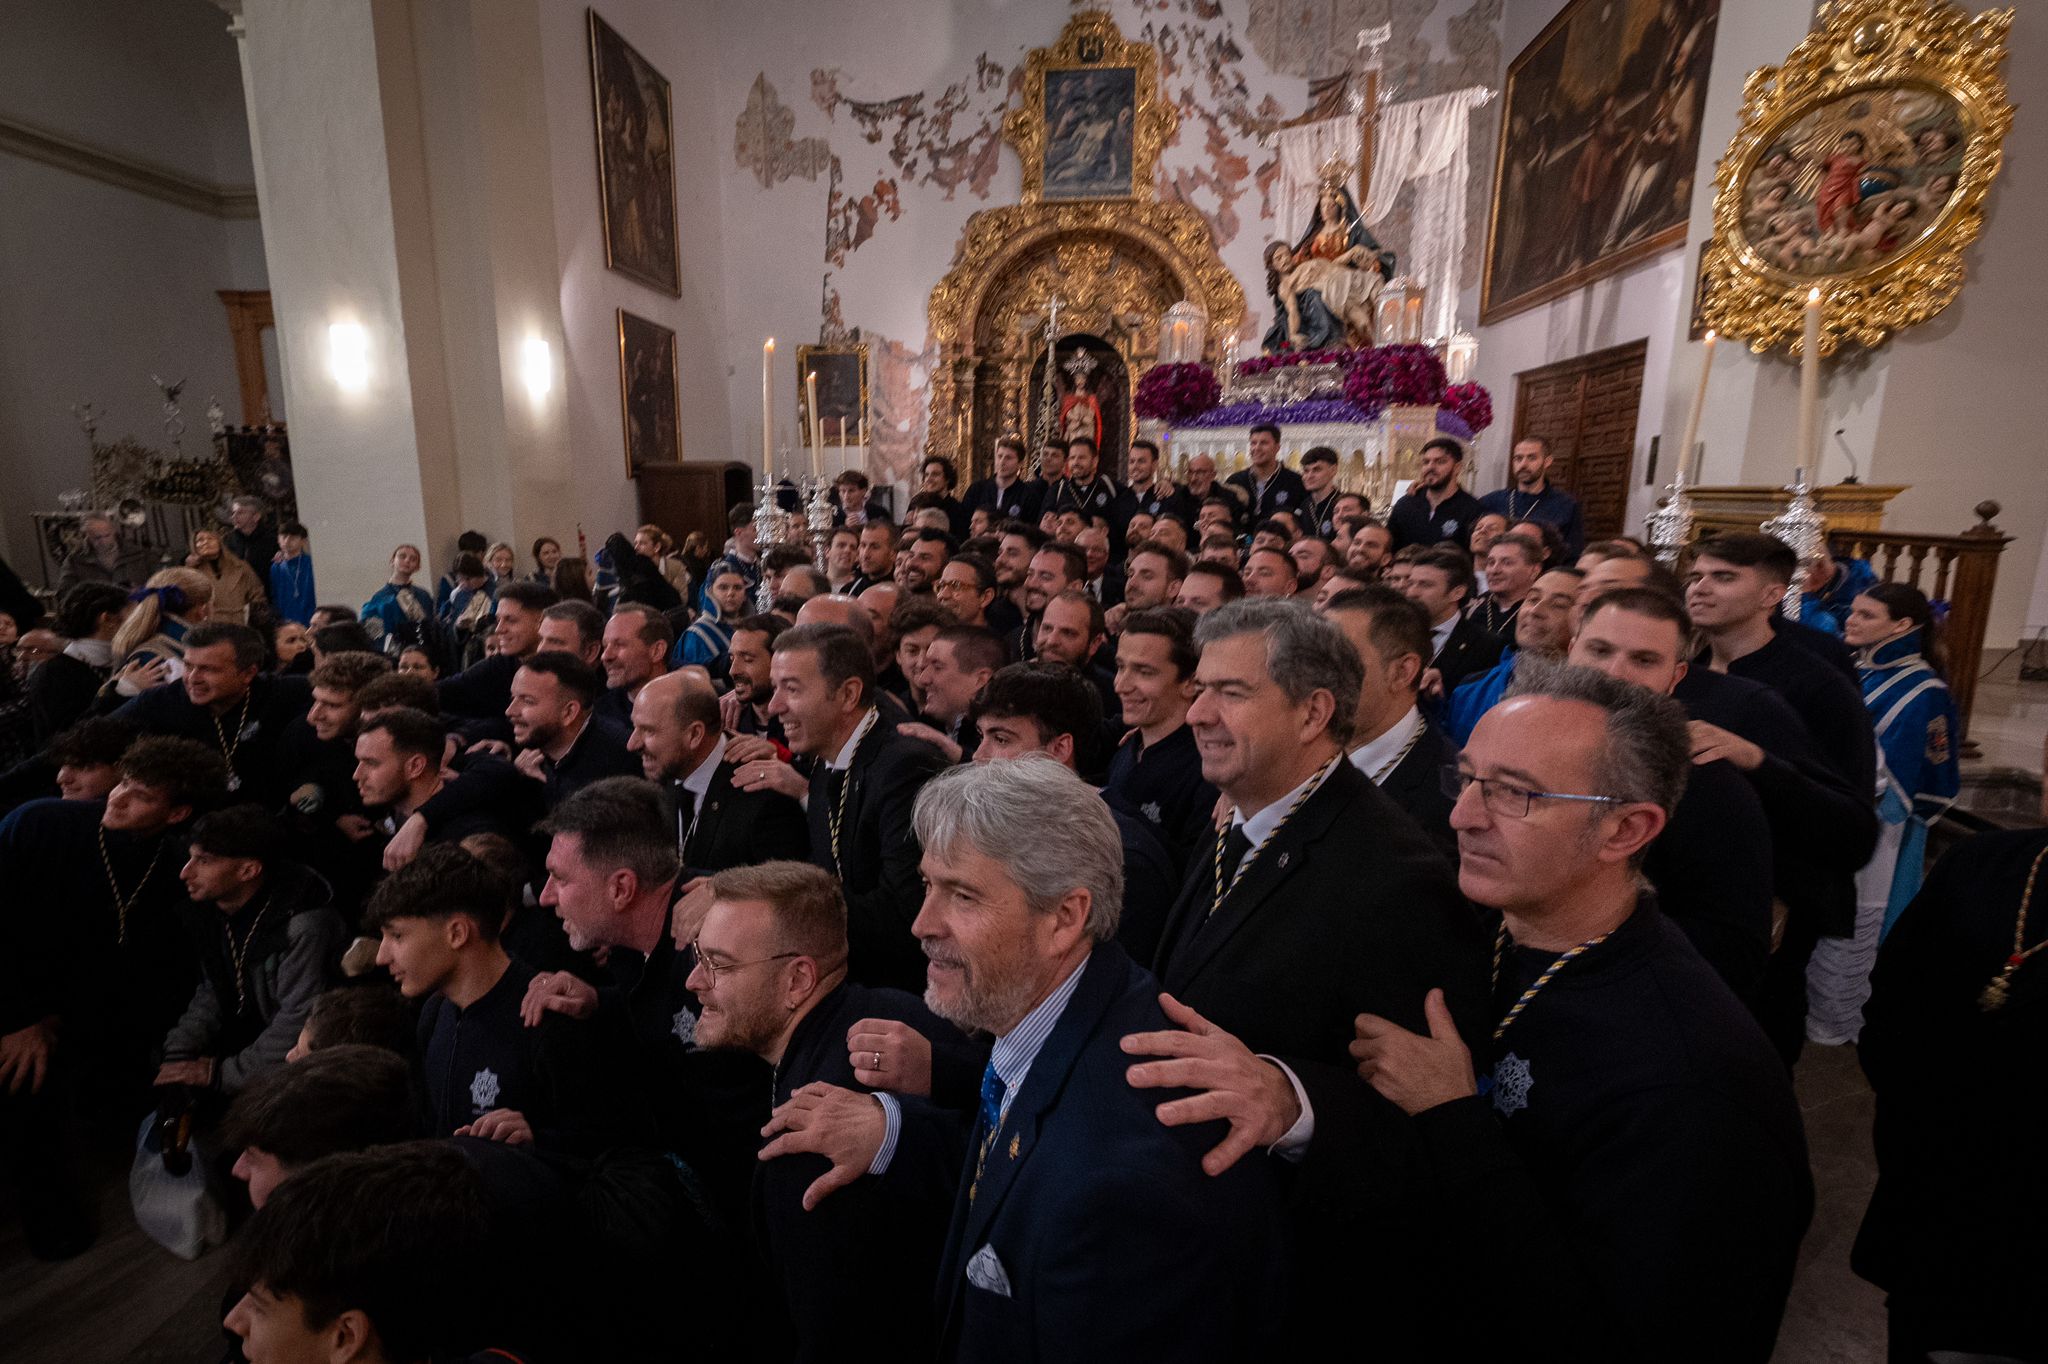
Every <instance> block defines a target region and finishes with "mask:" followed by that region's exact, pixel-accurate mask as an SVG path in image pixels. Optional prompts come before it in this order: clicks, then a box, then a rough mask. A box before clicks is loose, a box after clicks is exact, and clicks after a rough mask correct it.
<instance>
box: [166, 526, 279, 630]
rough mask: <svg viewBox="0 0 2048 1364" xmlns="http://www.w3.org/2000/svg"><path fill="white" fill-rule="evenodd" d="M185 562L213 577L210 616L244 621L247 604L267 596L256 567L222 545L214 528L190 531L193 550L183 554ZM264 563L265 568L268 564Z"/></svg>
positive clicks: (264, 599)
mask: <svg viewBox="0 0 2048 1364" xmlns="http://www.w3.org/2000/svg"><path fill="white" fill-rule="evenodd" d="M185 566H186V567H187V568H192V569H196V570H198V571H199V572H201V573H204V574H206V575H207V576H208V577H210V578H212V579H213V612H212V616H211V619H213V620H219V621H233V622H234V623H236V624H237V625H246V624H248V622H249V608H250V607H251V606H252V605H255V604H257V603H260V602H266V601H268V600H269V596H268V594H266V593H265V592H264V590H263V580H262V579H261V578H259V577H257V576H256V570H255V569H253V568H251V567H249V565H248V564H246V563H244V562H243V561H242V559H241V556H239V555H237V554H236V553H234V551H232V550H230V549H228V548H227V546H225V545H223V544H222V543H221V539H220V536H219V535H218V534H216V533H215V532H213V531H210V530H201V531H194V532H193V533H192V552H191V553H190V554H188V555H186V556H185ZM264 567H265V569H266V570H267V569H268V568H269V565H267V564H266V565H264Z"/></svg>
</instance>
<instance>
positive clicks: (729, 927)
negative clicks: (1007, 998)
mask: <svg viewBox="0 0 2048 1364" xmlns="http://www.w3.org/2000/svg"><path fill="white" fill-rule="evenodd" d="M846 950H847V945H846V901H845V899H844V898H843V897H842V896H841V895H840V893H839V885H838V883H837V882H836V881H834V880H833V879H832V878H831V876H829V875H827V874H826V873H825V872H824V871H822V870H820V869H819V868H817V867H814V866H811V865H810V864H809V863H806V862H764V863H762V864H761V865H760V866H757V867H747V868H742V869H738V870H734V871H726V872H721V873H719V875H718V877H717V878H716V880H715V881H714V882H713V884H712V892H711V909H710V912H709V913H707V914H706V915H705V916H704V923H703V926H702V928H700V929H699V930H698V934H697V940H696V942H695V943H694V944H693V951H692V956H693V957H694V959H695V963H696V964H695V967H694V968H693V969H692V971H691V972H690V986H691V988H692V990H693V991H694V992H695V994H696V996H697V998H698V999H699V1000H700V1001H701V1002H702V1007H703V1015H702V1019H701V1021H700V1023H699V1026H698V1029H697V1043H698V1045H699V1046H701V1047H706V1048H716V1049H721V1050H729V1051H735V1052H746V1053H751V1054H752V1056H754V1057H758V1058H759V1059H760V1061H761V1062H763V1063H765V1064H766V1065H768V1066H769V1067H771V1068H772V1069H773V1073H774V1080H773V1084H774V1090H775V1094H774V1102H775V1105H776V1106H777V1107H780V1106H782V1105H784V1104H790V1103H794V1104H796V1105H798V1106H799V1107H802V1106H806V1105H809V1104H811V1103H812V1102H814V1101H815V1100H817V1098H818V1097H819V1096H818V1090H819V1089H822V1088H824V1087H826V1086H837V1087H838V1089H839V1090H841V1091H853V1092H856V1093H862V1094H869V1093H873V1092H874V1090H876V1089H881V1088H886V1087H889V1084H890V1079H889V1077H888V1076H887V1075H886V1073H885V1074H884V1076H882V1077H879V1078H881V1079H882V1080H883V1083H882V1084H880V1085H876V1086H872V1087H871V1086H869V1085H865V1084H862V1083H861V1082H860V1080H859V1079H858V1078H857V1077H856V1075H855V1072H854V1064H853V1061H852V1060H851V1059H849V1053H848V1050H847V1039H848V1037H849V1035H850V1034H851V1033H852V1032H853V1031H854V1030H855V1024H860V1025H861V1026H862V1027H869V1026H871V1025H874V1024H877V1023H879V1022H883V1021H886V1022H891V1023H896V1024H901V1025H904V1026H907V1027H908V1028H910V1029H912V1030H914V1031H915V1032H917V1033H918V1034H920V1035H921V1036H922V1037H923V1038H925V1039H926V1041H927V1042H928V1043H929V1046H930V1049H931V1051H933V1052H937V1053H942V1054H944V1053H952V1054H955V1055H956V1056H957V1057H959V1058H963V1059H961V1060H959V1061H958V1062H956V1064H959V1065H965V1066H966V1067H967V1068H968V1069H969V1071H970V1072H971V1071H972V1070H974V1069H977V1068H978V1067H979V1066H980V1064H981V1060H980V1058H978V1057H977V1056H975V1054H974V1048H973V1047H972V1046H971V1045H970V1044H969V1043H968V1041H967V1039H966V1038H965V1037H963V1036H961V1034H960V1032H959V1030H958V1029H956V1028H954V1027H953V1026H952V1025H951V1024H949V1023H946V1022H944V1021H942V1020H941V1019H939V1018H938V1017H937V1016H936V1015H934V1014H933V1013H932V1011H931V1010H930V1009H927V1008H926V1007H925V1005H924V1002H923V1001H922V1000H920V999H919V998H918V997H917V996H915V995H912V994H908V993H906V992H904V991H902V990H891V989H873V988H869V987H867V986H863V985H856V984H854V983H853V982H851V981H849V980H848V979H847V978H846ZM866 1059H868V1058H863V1060H864V1061H865V1060H866ZM942 1064H943V1063H942ZM927 1069H929V1063H927ZM901 1078H902V1079H904V1080H906V1081H907V1080H910V1079H911V1077H907V1076H906V1077H901ZM814 1087H816V1088H814ZM880 1102H881V1101H879V1100H877V1101H876V1103H877V1104H879V1103H880ZM890 1102H893V1103H895V1104H896V1105H897V1111H898V1114H899V1121H900V1123H901V1125H902V1126H903V1127H904V1129H905V1130H903V1131H902V1132H901V1134H900V1136H899V1139H898V1141H897V1142H896V1144H895V1146H894V1148H893V1149H890V1150H887V1151H885V1152H883V1153H881V1154H880V1155H878V1156H877V1157H876V1161H877V1163H878V1164H879V1167H880V1168H879V1169H872V1170H871V1173H875V1174H880V1173H882V1171H884V1170H886V1171H887V1172H888V1175H889V1177H888V1178H887V1179H855V1180H854V1181H853V1182H852V1183H851V1184H850V1185H847V1186H846V1187H844V1188H839V1189H837V1191H836V1192H834V1193H833V1195H832V1196H831V1197H829V1198H826V1197H824V1196H823V1193H824V1191H823V1190H820V1191H817V1192H816V1193H815V1194H814V1191H813V1185H814V1184H816V1183H821V1182H824V1181H823V1180H821V1176H823V1175H824V1174H825V1163H824V1162H823V1161H821V1160H819V1159H818V1158H817V1157H815V1156H812V1155H807V1154H790V1155H782V1156H777V1157H776V1158H775V1159H773V1160H763V1161H757V1162H756V1163H755V1168H754V1177H753V1196H752V1207H753V1212H754V1217H753V1222H752V1225H753V1227H754V1230H755V1233H756V1235H757V1236H758V1237H759V1239H760V1244H759V1245H758V1246H757V1249H758V1251H759V1252H760V1254H761V1257H762V1259H763V1260H764V1261H765V1262H766V1264H767V1267H768V1274H769V1279H770V1293H769V1298H770V1301H771V1302H772V1303H773V1304H774V1305H775V1306H776V1307H777V1308H778V1309H779V1313H778V1318H777V1320H776V1321H775V1322H774V1323H773V1324H772V1326H771V1327H770V1328H769V1331H768V1332H767V1334H768V1335H770V1337H771V1339H773V1341H774V1344H773V1347H772V1350H771V1353H772V1355H773V1357H775V1358H778V1359H795V1360H828V1359H836V1358H840V1357H841V1350H842V1348H843V1342H844V1341H845V1333H846V1330H847V1327H848V1323H850V1322H855V1321H858V1322H860V1323H861V1326H860V1335H861V1344H862V1348H863V1350H864V1351H866V1352H868V1353H869V1354H870V1355H872V1357H874V1358H878V1359H928V1358H930V1357H931V1356H932V1354H933V1351H934V1349H935V1346H936V1337H935V1331H934V1327H935V1323H934V1322H933V1320H932V1310H931V1294H932V1282H933V1280H934V1279H936V1278H937V1277H938V1271H939V1251H940V1249H941V1247H942V1246H943V1245H944V1244H945V1240H946V1224H947V1222H948V1220H949V1219H950V1217H951V1214H952V1209H953V1190H954V1187H955V1185H956V1183H957V1181H958V1178H959V1173H960V1162H961V1160H962V1158H963V1156H964V1154H965V1148H966V1136H967V1134H966V1120H965V1115H964V1114H956V1113H950V1112H947V1111H946V1110H943V1109H938V1108H935V1107H933V1106H932V1105H930V1104H926V1103H918V1102H915V1101H906V1100H891V1101H890Z"/></svg>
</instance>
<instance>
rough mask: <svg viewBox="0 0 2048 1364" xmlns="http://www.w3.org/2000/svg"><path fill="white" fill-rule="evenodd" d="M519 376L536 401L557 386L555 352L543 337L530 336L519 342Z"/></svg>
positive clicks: (527, 391) (528, 394)
mask: <svg viewBox="0 0 2048 1364" xmlns="http://www.w3.org/2000/svg"><path fill="white" fill-rule="evenodd" d="M519 378H520V382H522V383H524V384H525V385H526V395H527V396H528V397H529V398H531V399H533V400H534V401H535V402H536V403H537V402H539V401H541V400H542V399H543V398H545V397H547V396H548V390H549V389H551V388H553V387H554V386H555V356H554V352H553V351H551V350H550V349H548V343H547V342H546V341H545V340H543V339H542V338H540V337H538V336H529V337H527V338H526V339H525V340H524V341H522V342H520V343H519Z"/></svg>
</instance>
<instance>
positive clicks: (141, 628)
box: [107, 568, 213, 696]
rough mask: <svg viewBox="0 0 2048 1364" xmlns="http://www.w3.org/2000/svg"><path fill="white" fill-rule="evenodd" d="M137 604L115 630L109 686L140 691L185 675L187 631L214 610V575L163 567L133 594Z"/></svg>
mask: <svg viewBox="0 0 2048 1364" xmlns="http://www.w3.org/2000/svg"><path fill="white" fill-rule="evenodd" d="M128 599H129V600H130V601H132V602H134V603H135V609H134V610H132V611H130V612H129V613H128V616H127V618H126V619H125V620H123V621H122V622H121V628H120V629H119V630H117V631H115V632H114V642H113V650H112V652H113V657H114V658H115V659H116V660H117V661H116V664H115V668H114V675H113V676H112V677H111V678H109V679H108V680H107V685H108V686H109V687H112V688H114V689H115V690H116V691H118V692H120V694H121V695H123V696H137V695H140V694H141V693H142V692H144V691H147V690H148V689H149V688H151V687H154V686H156V685H157V684H158V683H160V682H175V681H176V680H177V679H179V678H181V677H183V676H184V675H185V664H184V658H185V632H186V631H187V630H189V629H191V628H192V627H193V626H195V625H198V624H200V623H201V622H202V621H205V620H209V619H211V617H212V612H213V579H212V578H210V577H209V576H208V575H206V574H204V573H201V572H200V571H199V570H198V569H194V568H164V569H159V570H157V571H156V572H155V573H153V574H151V575H150V579H149V581H148V582H146V583H144V584H143V585H142V586H141V587H139V588H137V589H135V591H134V592H133V593H131V594H130V595H129V598H128Z"/></svg>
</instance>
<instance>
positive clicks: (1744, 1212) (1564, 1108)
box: [1352, 660, 1813, 1364]
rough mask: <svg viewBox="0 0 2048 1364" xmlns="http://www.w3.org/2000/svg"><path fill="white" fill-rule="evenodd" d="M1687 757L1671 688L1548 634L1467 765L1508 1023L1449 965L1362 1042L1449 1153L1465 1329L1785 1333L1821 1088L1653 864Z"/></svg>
mask: <svg viewBox="0 0 2048 1364" xmlns="http://www.w3.org/2000/svg"><path fill="white" fill-rule="evenodd" d="M1690 765H1691V752H1690V743H1689V741H1688V739H1687V735H1686V721H1685V712H1684V710H1683V709H1682V708H1681V707H1679V706H1678V705H1677V704H1676V703H1675V702H1673V701H1671V700H1670V699H1668V698H1666V697H1662V696H1657V695H1654V694H1652V693H1651V692H1649V691H1648V690H1646V689H1644V688H1642V687H1637V686H1632V685H1630V684H1628V683H1625V682H1622V681H1620V680H1618V679H1616V678H1612V677H1609V676H1607V675H1605V674H1603V673H1598V672H1595V671H1593V670H1592V669H1589V668H1571V667H1565V666H1563V665H1558V664H1541V663H1537V662H1535V661H1533V660H1532V661H1531V662H1530V663H1528V664H1525V666H1524V668H1523V670H1522V675H1521V676H1520V678H1518V680H1517V685H1516V690H1515V691H1514V693H1513V694H1512V695H1511V696H1510V697H1509V698H1508V699H1507V700H1506V701H1504V702H1502V703H1501V704H1500V705H1499V706H1497V707H1495V708H1494V709H1493V710H1491V711H1489V712H1488V713H1487V714H1486V716H1485V717H1484V718H1483V719H1481V720H1480V721H1479V725H1478V727H1477V728H1476V729H1475V730H1474V731H1473V733H1472V739H1471V742H1470V743H1469V744H1468V745H1466V748H1465V752H1464V754H1463V756H1462V757H1461V758H1460V759H1459V761H1458V764H1457V766H1456V767H1454V768H1451V769H1449V770H1448V771H1447V774H1446V778H1445V780H1446V784H1447V788H1448V789H1454V790H1456V791H1457V792H1458V796H1457V805H1456V806H1455V807H1454V808H1453V810H1452V812H1451V824H1452V827H1453V828H1455V829H1456V830H1457V832H1458V847H1459V852H1460V854H1461V856H1460V868H1459V876H1458V883H1459V888H1460V889H1462V890H1463V891H1464V893H1465V895H1466V896H1467V897H1468V898H1469V899H1471V900H1473V901H1474V902H1476V903H1477V904H1479V905H1482V906H1484V907H1486V908H1488V909H1492V910H1495V911H1498V913H1499V915H1500V922H1499V927H1498V936H1497V938H1496V947H1495V954H1494V969H1493V998H1492V1007H1491V1011H1490V1018H1489V1021H1490V1023H1491V1028H1490V1036H1491V1042H1490V1045H1488V1046H1485V1047H1483V1048H1480V1049H1479V1055H1478V1057H1477V1060H1476V1061H1475V1059H1474V1055H1473V1052H1472V1050H1471V1049H1468V1048H1467V1046H1466V1044H1465V1042H1464V1041H1463V1040H1462V1039H1460V1037H1459V1036H1458V1032H1457V1029H1456V1028H1455V1027H1453V1025H1452V1022H1451V1015H1450V1012H1449V1011H1448V1010H1447V1009H1446V1008H1445V1007H1444V1003H1443V997H1442V995H1441V993H1440V992H1438V991H1436V990H1431V991H1430V992H1429V994H1428V996H1427V998H1426V999H1425V1000H1424V1001H1422V1003H1423V1008H1424V1012H1425V1013H1426V1014H1427V1017H1428V1023H1427V1026H1426V1028H1425V1029H1423V1030H1421V1031H1417V1030H1414V1029H1412V1028H1408V1027H1404V1026H1402V1025H1401V1024H1398V1023H1394V1022H1390V1021H1388V1020H1387V1019H1385V1018H1381V1017H1376V1016H1370V1015H1368V1016H1366V1017H1364V1018H1361V1019H1360V1020H1359V1021H1358V1025H1357V1031H1358V1038H1357V1041H1356V1042H1355V1043H1354V1044H1353V1046H1352V1055H1353V1056H1354V1057H1355V1058H1356V1059H1357V1062H1358V1074H1359V1076H1360V1077H1361V1078H1362V1079H1364V1080H1365V1081H1366V1082H1367V1083H1368V1084H1369V1085H1370V1086H1371V1087H1372V1088H1373V1089H1374V1090H1375V1091H1377V1092H1378V1093H1379V1094H1380V1095H1382V1096H1383V1097H1385V1098H1386V1099H1388V1100H1390V1101H1391V1102H1393V1103H1394V1104H1397V1105H1398V1106H1399V1107H1400V1108H1401V1110H1402V1111H1403V1112H1405V1113H1407V1114H1409V1115H1410V1116H1411V1118H1412V1119H1413V1122H1414V1130H1415V1132H1416V1134H1417V1136H1418V1137H1419V1139H1420V1140H1421V1141H1422V1142H1423V1144H1424V1145H1425V1146H1426V1148H1427V1149H1428V1151H1429V1152H1430V1154H1431V1156H1432V1157H1433V1168H1434V1169H1435V1171H1436V1172H1437V1193H1438V1195H1439V1196H1440V1198H1441V1199H1442V1202H1441V1204H1440V1205H1439V1206H1438V1207H1437V1208H1436V1209H1435V1225H1436V1226H1437V1227H1438V1228H1439V1230H1440V1234H1441V1235H1442V1237H1444V1238H1445V1239H1446V1241H1447V1242H1448V1244H1445V1245H1444V1246H1443V1247H1442V1250H1441V1253H1443V1254H1444V1255H1445V1257H1446V1262H1447V1263H1449V1264H1454V1265H1456V1266H1457V1267H1458V1269H1457V1274H1458V1278H1459V1280H1460V1281H1461V1282H1471V1281H1478V1282H1484V1283H1485V1284H1486V1285H1487V1286H1488V1287H1487V1290H1486V1291H1485V1292H1484V1293H1479V1294H1467V1295H1465V1296H1464V1297H1462V1298H1461V1299H1460V1302H1461V1307H1460V1310H1459V1311H1458V1312H1457V1313H1455V1314H1452V1315H1447V1316H1446V1317H1444V1318H1443V1320H1442V1322H1441V1326H1442V1332H1443V1334H1442V1335H1440V1336H1439V1338H1438V1340H1437V1342H1436V1344H1437V1348H1438V1349H1439V1350H1440V1351H1442V1352H1444V1353H1445V1354H1447V1355H1457V1356H1460V1357H1466V1356H1470V1357H1484V1358H1492V1357H1498V1356H1501V1355H1503V1354H1507V1353H1512V1352H1513V1351H1514V1350H1515V1349H1517V1348H1521V1347H1520V1346H1519V1345H1518V1344H1517V1342H1523V1341H1526V1340H1528V1339H1529V1336H1530V1332H1531V1331H1532V1330H1537V1329H1540V1331H1541V1333H1542V1337H1543V1341H1544V1348H1545V1350H1546V1351H1548V1352H1549V1353H1552V1354H1555V1355H1557V1356H1559V1357H1568V1358H1571V1359H1575V1360H1586V1361H1612V1362H1614V1364H1619V1361H1623V1360H1637V1359H1652V1358H1654V1359H1659V1360H1672V1359H1683V1360H1699V1361H1707V1360H1712V1361H1716V1364H1721V1362H1723V1361H1727V1362H1728V1364H1734V1362H1736V1361H1754V1362H1755V1364H1763V1361H1765V1360H1768V1359H1769V1358H1770V1355H1771V1350H1772V1346H1773V1343H1774V1342H1775V1340H1776V1337H1777V1331H1778V1323H1779V1320H1780V1318H1781V1317H1782V1315H1783V1313H1784V1309H1785V1298H1786V1294H1787V1293H1788V1292H1789V1290H1790V1288H1791V1283H1792V1273H1793V1268H1794V1265H1795V1263H1796V1261H1797V1258H1798V1251H1799V1241H1800V1238H1801V1236H1803V1235H1804V1233H1805V1230H1806V1224H1807V1220H1808V1218H1809V1217H1810V1216H1811V1214H1812V1209H1813V1182H1812V1178H1811V1176H1810V1174H1809V1173H1808V1169H1807V1158H1806V1142H1805V1138H1804V1135H1803V1133H1802V1130H1801V1126H1800V1117H1799V1107H1798V1104H1797V1102H1796V1100H1795V1099H1794V1098H1793V1094H1792V1087H1791V1083H1790V1081H1789V1079H1788V1078H1787V1077H1786V1075H1785V1072H1784V1069H1783V1068H1782V1067H1781V1066H1780V1065H1779V1064H1778V1060H1777V1057H1776V1055H1775V1054H1774V1052H1773V1051H1772V1049H1771V1045H1770V1043H1769V1042H1768V1041H1767V1040H1766V1039H1765V1037H1764V1035H1763V1032H1762V1031H1761V1029H1759V1028H1758V1026H1757V1025H1756V1023H1755V1021H1754V1020H1752V1019H1751V1018H1750V1016H1749V1014H1748V1012H1747V1011H1746V1010H1745V1009H1744V1008H1743V1007H1742V1005H1741V1004H1740V1003H1739V1002H1738V1001H1737V1000H1736V999H1735V997H1734V995H1733V994H1731V993H1730V992H1729V990H1728V987H1727V986H1726V985H1725V984H1723V983H1722V981H1721V980H1720V978H1719V977H1718V976H1716V975H1715V974H1714V972H1713V971H1712V969H1711V968H1709V967H1708V966H1707V964H1706V962H1705V961H1704V960H1702V959H1701V957H1700V956H1699V954H1698V953H1697V952H1696V951H1694V950H1693V947H1692V945H1691V944H1690V943H1689V942H1688V941H1687V940H1686V938H1685V936H1684V935H1683V934H1682V933H1680V932H1679V930H1678V929H1677V928H1676V927H1675V926H1674V925H1673V924H1672V923H1671V922H1670V921H1669V920H1668V919H1666V918H1665V917H1664V915H1663V914H1662V913H1661V912H1660V911H1659V910H1658V908H1657V906H1656V902H1655V899H1654V897H1652V896H1651V895H1650V894H1648V893H1647V892H1645V891H1644V890H1643V888H1642V886H1641V883H1640V881H1639V879H1638V876H1639V871H1640V866H1641V863H1642V860H1643V856H1644V854H1645V852H1646V851H1647V850H1648V849H1649V847H1650V845H1651V843H1652V841H1653V840H1654V839H1655V838H1656V837H1657V836H1658V834H1659V833H1660V832H1662V830H1663V828H1664V826H1665V822H1666V820H1667V819H1668V818H1669V817H1670V814H1671V811H1672V809H1673V807H1674V806H1675V805H1676V804H1677V802H1678V798H1679V795H1680V793H1681V792H1682V791H1683V790H1684V787H1685V783H1686V777H1687V773H1688V770H1689V768H1690Z"/></svg>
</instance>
